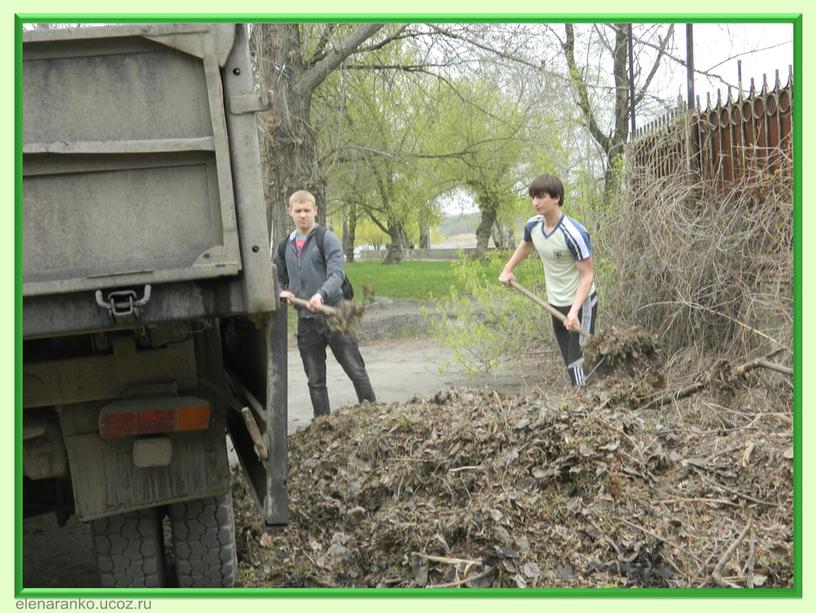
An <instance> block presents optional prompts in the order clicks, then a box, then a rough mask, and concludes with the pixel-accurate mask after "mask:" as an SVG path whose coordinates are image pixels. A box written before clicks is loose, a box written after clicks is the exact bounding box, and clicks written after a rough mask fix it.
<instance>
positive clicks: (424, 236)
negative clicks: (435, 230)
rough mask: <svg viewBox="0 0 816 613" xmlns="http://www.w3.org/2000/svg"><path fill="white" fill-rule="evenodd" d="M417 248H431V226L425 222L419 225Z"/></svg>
mask: <svg viewBox="0 0 816 613" xmlns="http://www.w3.org/2000/svg"><path fill="white" fill-rule="evenodd" d="M419 248H420V249H430V248H431V224H429V223H426V222H420V223H419Z"/></svg>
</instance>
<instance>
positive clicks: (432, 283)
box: [346, 254, 543, 300]
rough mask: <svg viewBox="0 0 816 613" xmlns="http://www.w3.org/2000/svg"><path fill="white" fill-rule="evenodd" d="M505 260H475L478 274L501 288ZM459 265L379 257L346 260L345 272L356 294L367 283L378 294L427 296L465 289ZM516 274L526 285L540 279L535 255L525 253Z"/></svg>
mask: <svg viewBox="0 0 816 613" xmlns="http://www.w3.org/2000/svg"><path fill="white" fill-rule="evenodd" d="M533 255H535V254H533ZM507 257H509V255H508V256H507ZM504 261H505V260H501V261H499V260H498V259H491V260H489V261H482V262H479V263H478V264H477V266H478V267H479V269H480V271H479V274H480V275H482V276H483V277H484V278H485V279H486V280H487V282H488V283H491V282H495V284H496V289H497V290H501V289H502V287H501V285H500V284H499V282H498V277H499V273H500V272H501V269H502V266H503V265H504ZM459 266H461V264H460V263H459V262H458V261H441V262H429V261H411V260H405V261H403V262H402V263H401V264H394V265H390V266H385V265H383V264H382V263H381V262H379V261H363V262H356V263H354V264H346V275H348V277H349V279H351V283H352V285H354V293H355V297H357V296H359V297H360V298H362V296H363V288H364V286H368V287H370V288H371V289H372V290H373V291H374V294H375V295H377V296H387V297H388V298H402V299H411V300H428V299H430V298H432V297H441V296H447V295H450V294H452V293H457V294H462V293H463V292H464V291H465V290H464V288H463V286H462V284H461V282H460V281H459V279H458V277H457V275H456V269H457V268H458V267H459ZM516 276H517V277H518V279H519V282H520V283H522V284H524V285H528V286H529V284H530V283H532V280H533V279H535V278H538V279H542V278H543V272H542V269H541V263H540V261H539V260H538V257H532V256H531V257H528V258H527V260H526V261H525V262H524V263H522V265H520V266H519V267H518V268H517V269H516Z"/></svg>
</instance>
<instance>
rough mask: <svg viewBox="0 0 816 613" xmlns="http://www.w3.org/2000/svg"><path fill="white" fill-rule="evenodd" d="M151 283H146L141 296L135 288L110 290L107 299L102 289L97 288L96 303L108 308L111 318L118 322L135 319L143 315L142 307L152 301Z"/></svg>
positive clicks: (100, 306)
mask: <svg viewBox="0 0 816 613" xmlns="http://www.w3.org/2000/svg"><path fill="white" fill-rule="evenodd" d="M150 291H151V288H150V285H145V287H144V293H143V294H142V297H141V298H139V297H138V294H137V293H136V292H135V291H134V290H119V291H115V292H109V293H108V295H107V301H106V300H104V299H103V298H102V290H101V289H98V290H96V304H97V305H99V308H102V309H106V310H107V311H108V313H110V316H111V319H113V320H114V321H115V322H117V323H122V322H126V321H133V320H134V319H139V318H140V317H141V315H142V311H141V309H142V307H143V306H144V305H146V304H147V303H148V302H149V301H150Z"/></svg>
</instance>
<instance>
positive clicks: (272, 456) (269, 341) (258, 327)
mask: <svg viewBox="0 0 816 613" xmlns="http://www.w3.org/2000/svg"><path fill="white" fill-rule="evenodd" d="M286 315H287V313H286V309H277V310H276V311H275V312H272V313H266V314H264V315H262V316H258V317H257V318H253V319H250V318H244V317H232V318H228V319H224V320H222V321H223V328H222V339H223V343H224V362H225V365H226V367H227V370H228V373H229V378H230V385H231V387H232V391H233V394H234V395H235V397H236V398H238V399H239V400H240V402H241V404H242V405H243V406H242V407H241V408H248V409H249V413H250V415H251V418H252V419H253V420H254V422H255V424H256V425H257V429H258V432H259V434H260V441H258V440H257V439H256V440H253V437H252V436H251V434H250V429H249V428H248V427H247V423H246V421H245V417H244V416H242V414H241V412H240V411H238V410H232V411H230V412H229V419H228V422H227V426H228V431H229V434H230V438H231V439H232V443H233V446H234V448H235V453H236V455H237V456H238V460H239V461H240V463H241V466H242V467H243V470H244V472H245V474H246V477H247V481H248V483H249V485H250V488H251V489H252V491H253V493H254V495H255V498H256V502H257V504H258V508H259V510H260V512H261V516H262V517H263V520H264V523H265V524H266V525H267V526H268V527H275V526H285V525H286V524H287V522H288V517H289V497H288V493H287V484H286V482H287V478H288V465H287V457H288V442H287V422H288V419H287V402H286V397H287V387H286V378H287V368H286V355H287V349H286V338H287V334H286ZM244 412H245V413H246V411H244ZM259 442H260V443H261V444H260V445H259V444H258V443H259ZM264 456H265V457H264Z"/></svg>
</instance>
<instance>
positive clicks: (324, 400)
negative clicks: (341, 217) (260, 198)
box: [274, 191, 376, 417]
mask: <svg viewBox="0 0 816 613" xmlns="http://www.w3.org/2000/svg"><path fill="white" fill-rule="evenodd" d="M289 216H290V217H291V218H292V221H294V222H295V230H294V231H293V232H292V234H290V235H289V238H287V239H285V240H286V243H285V246H284V247H283V254H284V256H285V257H284V258H283V259H282V258H281V248H278V249H275V256H274V257H275V266H276V267H277V269H278V281H279V282H280V286H281V287H282V288H284V289H283V290H282V291H281V293H280V297H281V298H284V299H286V300H287V301H288V302H289V303H290V304H291V303H292V300H291V299H292V298H300V299H302V300H307V301H308V305H307V307H306V308H301V307H296V308H297V309H298V328H297V340H298V350H299V351H300V358H301V360H303V369H304V370H305V371H306V378H307V379H308V384H309V396H310V397H311V400H312V409H313V410H314V415H315V417H317V416H319V415H328V414H329V413H330V411H331V409H330V404H329V392H328V388H327V387H326V346H327V345H328V346H329V347H331V350H332V353H333V354H334V357H335V358H336V359H337V361H338V363H339V364H340V366H342V367H343V370H344V371H345V372H346V374H347V375H348V377H349V379H351V382H352V383H353V384H354V390H355V391H356V392H357V399H358V400H359V401H360V402H362V401H363V400H368V401H370V402H375V400H376V398H375V396H374V390H373V388H372V387H371V381H370V380H369V378H368V372H366V367H365V361H364V360H363V356H362V355H361V354H360V349H359V347H358V346H357V341H356V339H354V338H353V337H352V336H349V335H348V334H344V333H342V332H339V331H337V330H330V329H329V327H328V326H327V325H326V318H325V316H324V315H323V314H322V313H319V312H318V311H317V307H318V306H319V305H321V304H326V305H334V304H337V303H338V302H339V301H340V300H341V299H342V298H343V294H342V291H341V289H340V286H341V285H342V283H343V279H344V276H345V273H344V271H343V251H342V247H341V245H340V239H338V238H337V236H335V235H334V234H333V233H332V232H331V231H329V230H327V229H324V228H321V227H320V225H319V224H318V223H317V204H316V203H315V198H314V196H313V195H312V194H311V193H310V192H307V191H298V192H295V193H294V194H292V195H291V196H290V197H289ZM319 235H322V241H323V252H322V253H321V250H320V248H319V247H318V244H317V243H318V240H320V238H321V236H319Z"/></svg>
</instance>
